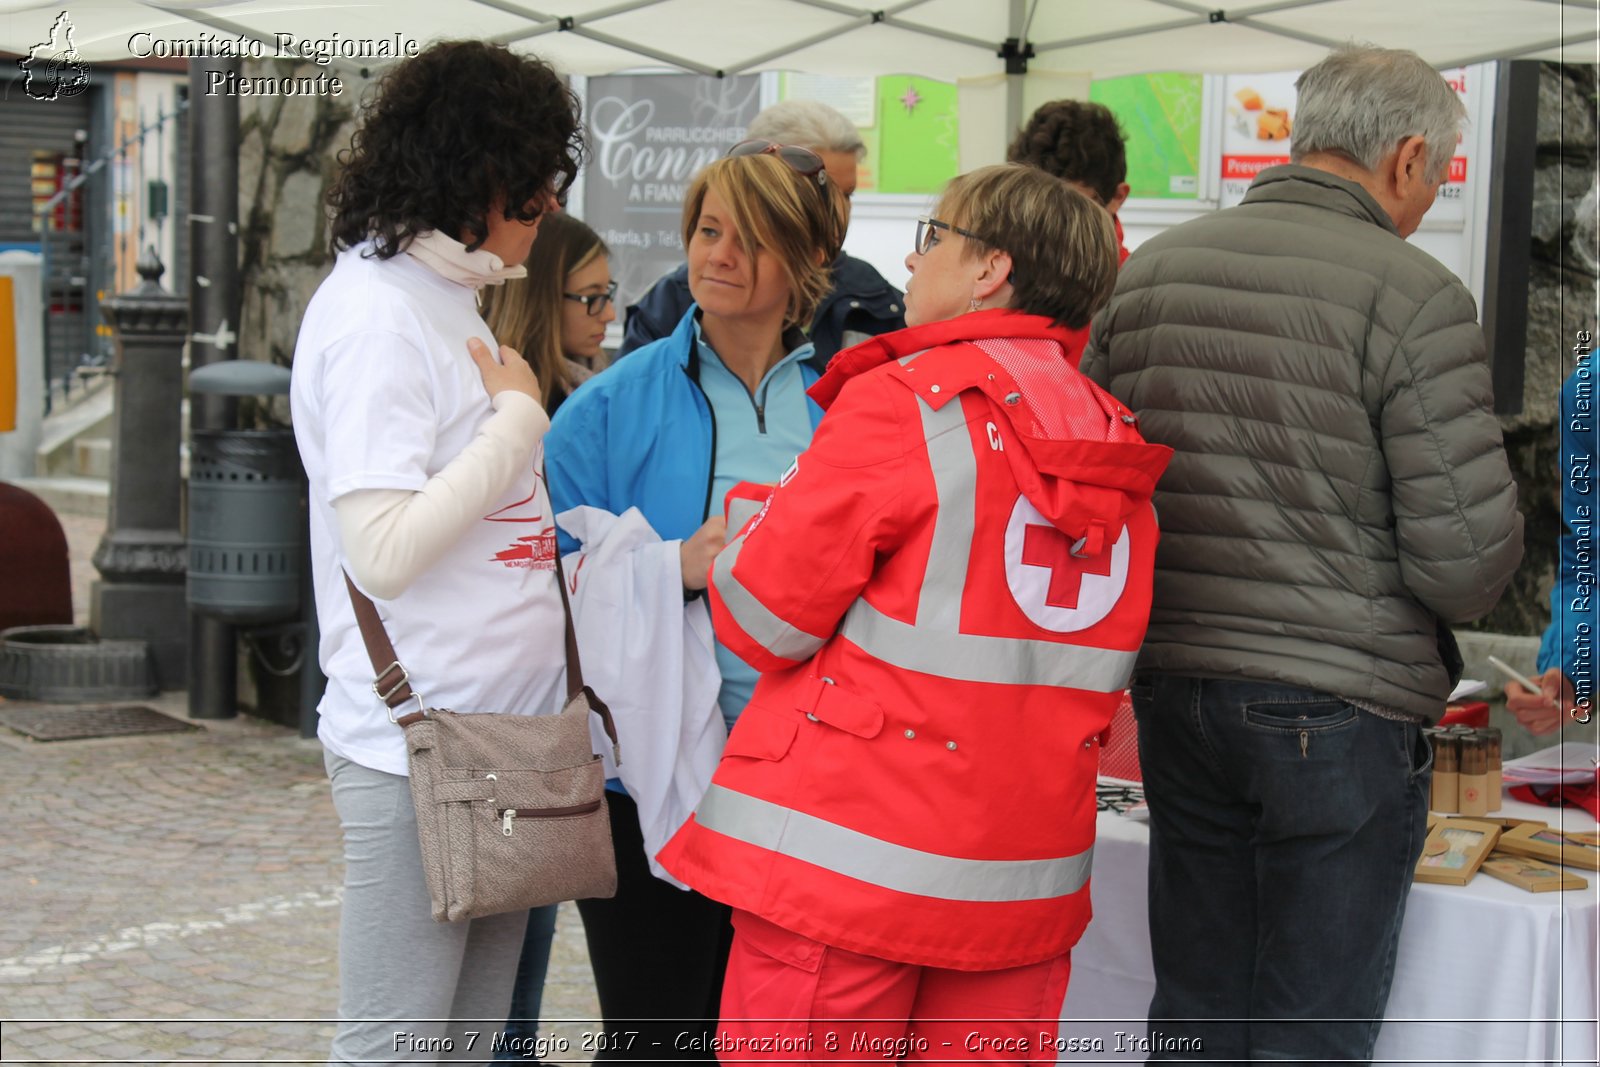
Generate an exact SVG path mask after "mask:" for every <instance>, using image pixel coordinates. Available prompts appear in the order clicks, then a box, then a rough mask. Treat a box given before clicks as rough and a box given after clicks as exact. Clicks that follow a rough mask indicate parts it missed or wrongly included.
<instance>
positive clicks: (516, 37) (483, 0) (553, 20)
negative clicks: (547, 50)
mask: <svg viewBox="0 0 1600 1067" xmlns="http://www.w3.org/2000/svg"><path fill="white" fill-rule="evenodd" d="M473 3H475V4H481V5H483V6H484V7H489V8H493V9H494V10H496V11H503V12H505V13H506V14H507V15H520V16H521V17H523V18H525V19H529V20H531V21H533V22H537V23H538V25H537V26H535V27H533V28H532V29H528V30H507V31H506V32H504V33H499V34H496V35H494V36H493V37H490V38H488V39H489V40H490V41H493V42H494V43H495V44H503V45H513V44H516V43H517V42H518V41H526V40H528V39H529V38H531V37H543V36H544V35H545V34H547V33H560V32H561V31H563V30H571V29H574V28H576V27H578V26H580V25H582V24H583V23H585V22H598V21H599V20H600V19H608V18H611V17H612V16H613V15H626V14H627V13H628V12H630V11H637V10H639V9H640V8H643V7H655V6H656V5H657V4H659V3H661V0H626V2H625V3H621V4H613V5H612V6H610V7H604V8H601V9H599V10H598V11H591V12H589V13H588V14H587V15H575V16H572V17H571V18H570V19H568V18H563V17H559V16H556V15H546V14H545V13H544V12H542V11H528V10H526V9H525V8H520V7H518V6H517V5H515V4H508V3H505V2H504V0H473Z"/></svg>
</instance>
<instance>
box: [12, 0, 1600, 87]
mask: <svg viewBox="0 0 1600 1067" xmlns="http://www.w3.org/2000/svg"><path fill="white" fill-rule="evenodd" d="M63 6H64V5H63V4H62V3H61V0H48V2H40V0H0V48H3V49H6V50H8V51H12V52H17V53H20V54H27V53H28V51H29V50H30V49H31V48H32V47H33V46H34V45H36V44H38V43H39V42H40V40H41V39H42V38H43V37H44V36H45V34H46V33H47V32H48V29H49V27H50V25H51V22H52V20H53V19H54V17H55V16H56V14H57V12H59V11H60V10H61V9H62V7H63ZM68 10H69V11H70V14H71V17H72V21H73V23H74V26H75V39H74V44H75V47H76V49H77V51H78V52H79V53H80V54H81V56H82V58H83V59H84V60H86V61H89V62H93V61H96V60H100V61H106V60H115V59H126V58H128V56H129V55H130V41H131V40H132V39H133V38H134V37H135V35H137V34H147V35H149V36H148V38H141V39H140V41H139V42H138V43H137V45H136V46H135V47H136V48H140V49H143V48H146V47H148V45H149V44H150V43H151V42H154V41H163V42H187V43H194V42H205V41H207V40H210V41H214V42H219V41H223V40H229V41H231V40H237V39H239V38H243V39H246V40H253V41H259V42H261V43H262V44H263V46H264V47H265V48H266V50H267V53H268V54H272V53H273V50H274V49H275V48H276V47H277V45H278V43H279V40H280V39H279V37H278V35H280V34H287V35H291V36H292V37H294V38H295V39H296V40H297V41H307V40H309V41H312V42H330V41H334V40H335V39H337V40H338V41H342V42H352V41H357V42H359V41H382V40H384V39H393V38H394V36H395V35H396V34H399V35H400V36H401V37H402V38H404V39H414V40H417V41H419V42H427V41H429V40H432V39H435V38H442V37H485V38H491V39H494V40H497V41H501V42H504V43H506V44H509V45H511V46H513V47H516V48H520V49H526V50H528V51H533V52H537V53H538V54H540V55H541V56H543V57H545V58H546V59H548V60H550V61H551V62H553V63H554V64H555V65H556V66H558V67H559V68H561V69H563V70H566V71H569V72H571V73H574V74H605V73H613V72H616V71H619V70H623V69H628V68H636V67H640V66H654V67H667V68H674V69H681V70H686V71H693V72H697V73H702V74H712V75H717V74H739V73H750V72H755V71H762V70H797V71H806V72H809V73H815V74H848V75H864V74H881V73H903V74H920V75H923V76H925V77H932V78H940V79H943V80H946V81H957V80H962V79H970V78H981V77H984V76H994V75H1003V74H1005V73H1008V60H1007V59H1006V58H1005V56H1006V55H1007V54H1009V55H1011V56H1012V57H1013V59H1012V60H1011V61H1010V63H1011V66H1010V68H1009V72H1010V73H1014V74H1020V73H1022V70H1021V67H1022V66H1023V65H1024V64H1025V65H1026V69H1027V71H1029V72H1036V71H1052V72H1071V73H1075V74H1092V75H1093V76H1095V77H1113V76H1116V75H1119V74H1133V73H1141V72H1147V71H1156V70H1171V69H1181V70H1187V71H1192V72H1195V73H1223V72H1235V71H1244V72H1248V71H1260V70H1289V69H1299V68H1303V67H1305V66H1309V65H1310V64H1311V63H1313V62H1315V61H1316V59H1317V58H1318V57H1320V56H1321V55H1322V54H1324V53H1325V52H1326V51H1327V49H1328V48H1329V47H1330V46H1332V45H1334V44H1336V43H1338V42H1341V41H1344V40H1348V39H1351V38H1355V39H1360V40H1364V41H1369V42H1372V43H1374V44H1379V45H1385V46H1389V47H1404V48H1410V49H1413V50H1415V51H1416V52H1418V53H1420V54H1421V55H1422V56H1423V57H1424V58H1426V59H1427V60H1429V61H1430V62H1431V63H1433V64H1435V65H1436V66H1438V67H1440V68H1447V67H1455V66H1460V65H1463V64H1468V63H1474V62H1482V61H1485V60H1488V59H1515V58H1522V59H1560V58H1562V57H1563V56H1566V57H1567V58H1568V60H1569V61H1579V62H1582V61H1585V60H1592V59H1593V55H1594V43H1595V41H1596V40H1597V38H1600V25H1597V19H1600V0H1256V2H1254V3H1245V4H1243V5H1241V6H1239V7H1237V8H1218V7H1214V6H1212V5H1210V4H1206V3H1199V2H1195V0H878V2H875V3H863V2H861V0H547V2H544V3H541V2H539V0H533V3H517V2H512V0H456V2H452V3H440V2H437V0H432V2H430V0H383V2H379V3H362V4H355V3H293V2H284V0H74V2H73V3H71V4H70V6H69V7H68ZM1007 41H1012V42H1014V43H1013V44H1012V45H1011V46H1009V47H1008V46H1007ZM374 65H376V64H375V63H374V62H373V61H370V60H369V61H365V62H363V61H361V60H359V59H356V60H355V61H354V62H353V63H350V64H348V66H355V67H360V66H368V67H370V66H374Z"/></svg>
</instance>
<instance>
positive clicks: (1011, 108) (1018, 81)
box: [1005, 0, 1028, 145]
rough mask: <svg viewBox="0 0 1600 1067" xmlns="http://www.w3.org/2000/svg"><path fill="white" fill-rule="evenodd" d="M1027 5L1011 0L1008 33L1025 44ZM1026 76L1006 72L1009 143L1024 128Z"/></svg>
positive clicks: (1019, 0) (1023, 2)
mask: <svg viewBox="0 0 1600 1067" xmlns="http://www.w3.org/2000/svg"><path fill="white" fill-rule="evenodd" d="M1027 7H1028V4H1027V0H1011V10H1010V12H1009V15H1010V18H1009V21H1008V23H1007V30H1008V32H1007V33H1006V36H1007V37H1008V38H1011V39H1014V40H1016V41H1018V42H1020V43H1021V44H1024V45H1025V44H1026V43H1027V42H1026V41H1025V40H1024V39H1023V31H1024V29H1025V28H1026V26H1025V24H1026V22H1027V17H1028V12H1027ZM1026 65H1027V61H1026V60H1024V61H1023V67H1024V70H1026ZM1026 77H1027V74H1025V73H1022V74H1012V73H1009V72H1008V73H1007V74H1006V137H1005V140H1006V144H1007V145H1009V144H1010V143H1011V138H1012V137H1014V136H1016V132H1017V131H1018V130H1020V129H1022V80H1023V79H1024V78H1026Z"/></svg>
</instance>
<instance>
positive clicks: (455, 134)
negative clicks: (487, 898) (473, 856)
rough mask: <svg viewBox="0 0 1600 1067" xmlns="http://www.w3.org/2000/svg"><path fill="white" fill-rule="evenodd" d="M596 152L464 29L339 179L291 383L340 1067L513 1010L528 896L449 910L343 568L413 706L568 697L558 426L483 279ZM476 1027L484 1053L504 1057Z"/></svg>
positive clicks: (393, 94)
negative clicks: (320, 674) (335, 929)
mask: <svg viewBox="0 0 1600 1067" xmlns="http://www.w3.org/2000/svg"><path fill="white" fill-rule="evenodd" d="M578 154H579V141H578V134H577V117H576V106H575V102H574V100H573V98H572V96H571V94H570V93H569V92H568V91H567V89H566V88H565V86H564V85H563V83H562V82H561V80H560V78H559V77H558V76H557V75H556V74H555V72H554V71H553V70H551V69H550V68H549V67H548V66H546V65H545V64H543V63H541V62H540V61H538V60H537V59H532V58H529V57H519V56H516V55H513V54H512V53H511V52H509V51H508V50H506V49H504V48H500V47H495V46H491V45H486V44H482V43H479V42H448V43H444V44H439V45H435V46H433V47H431V48H429V49H428V50H427V51H425V52H423V53H421V54H420V55H418V56H416V57H414V58H412V59H409V60H407V61H405V62H402V63H400V64H397V65H396V66H395V67H394V68H393V69H392V70H391V72H390V73H389V74H388V75H387V76H386V77H385V78H384V81H383V83H382V86H381V88H380V89H379V91H378V93H377V94H376V95H375V96H374V97H373V98H372V99H371V100H370V101H369V103H368V104H367V105H366V106H365V108H364V109H363V115H362V123H361V128H360V129H359V131H358V132H357V133H356V135H355V137H354V139H353V141H352V147H351V151H350V152H349V153H348V155H347V156H346V157H345V159H344V164H345V165H344V169H343V172H342V173H341V175H340V176H339V178H338V180H337V182H336V183H335V185H334V187H333V190H332V191H331V193H330V194H329V201H330V204H331V206H332V208H333V211H334V219H333V228H332V238H333V245H334V248H335V250H336V252H337V260H336V263H335V265H334V269H333V272H332V274H330V275H329V277H328V278H327V279H326V280H325V281H324V282H323V283H322V285H321V287H320V288H319V289H318V290H317V292H316V295H315V296H314V297H313V298H312V300H311V303H310V305H309V307H308V308H307V310H306V315H305V319H304V321H303V322H302V324H301V329H300V336H299V340H298V342H297V344H296V347H295V362H294V382H293V388H292V395H291V402H292V407H293V414H294V426H295V436H296V438H297V440H298V442H299V446H300V453H301V457H302V459H303V461H304V463H305V468H306V475H307V478H308V479H309V482H310V496H311V547H312V567H313V572H314V578H315V583H316V596H317V617H318V622H319V623H320V625H321V628H322V643H321V647H320V650H319V652H320V658H321V663H322V669H323V671H324V672H325V673H326V674H327V676H328V688H327V691H326V693H325V694H324V696H323V698H322V701H321V703H320V705H319V709H318V710H319V711H320V713H321V720H320V723H319V726H318V731H317V732H318V737H319V738H320V739H321V741H322V744H323V747H324V749H325V752H326V763H327V767H328V775H329V778H330V780H331V781H332V784H333V799H334V806H335V808H336V809H337V810H338V813H339V819H340V823H341V825H342V826H343V829H344V838H345V861H346V876H345V893H344V902H343V913H342V916H341V922H340V945H339V957H340V1004H339V1013H340V1019H341V1021H340V1025H339V1028H338V1032H337V1034H336V1036H335V1038H334V1043H333V1052H332V1056H331V1060H332V1062H335V1063H360V1062H368V1061H374V1060H381V1061H385V1062H388V1061H392V1060H394V1059H396V1058H401V1059H406V1058H414V1057H425V1058H436V1057H437V1056H438V1055H439V1052H440V1051H441V1050H442V1049H449V1050H451V1051H452V1052H453V1053H454V1054H456V1055H460V1054H461V1053H463V1052H466V1051H467V1050H468V1047H469V1041H470V1040H471V1039H470V1038H469V1037H468V1035H467V1031H471V1030H480V1031H481V1030H482V1029H483V1026H482V1021H484V1020H491V1021H494V1022H496V1023H498V1022H499V1021H500V1020H503V1019H505V1017H506V1010H507V1007H508V1005H509V1003H510V997H511V985H512V979H513V977H514V975H515V971H516V964H517V954H518V949H519V947H520V945H521V943H522V931H523V927H524V924H525V923H526V919H527V913H526V912H520V913H511V914H507V915H497V916H491V917H488V918H483V919H475V920H471V921H470V922H461V923H435V922H433V921H432V919H431V915H430V905H429V899H428V892H427V888H426V885H425V882H424V878H423V873H422V867H421V859H420V855H419V853H418V846H417V833H416V820H415V812H414V810H413V808H412V803H411V796H410V791H409V788H408V783H407V781H406V777H405V775H406V773H407V765H406V750H405V739H404V734H403V731H402V730H401V728H400V727H399V726H397V725H395V723H394V722H393V720H392V719H391V717H390V715H389V713H388V710H387V709H386V708H385V707H384V705H383V703H382V702H381V701H380V700H379V699H378V698H377V696H376V695H375V694H374V692H373V690H372V678H373V673H374V671H373V665H372V663H371V661H370V660H369V659H368V656H367V653H366V651H365V648H364V646H363V644H362V640H361V635H360V632H359V630H358V629H357V626H356V622H355V616H354V611H353V609H352V606H351V603H350V597H349V595H348V592H347V590H346V587H345V575H346V574H348V575H349V576H350V577H351V579H352V580H353V581H354V582H355V583H356V585H357V586H359V587H360V588H361V589H362V591H364V592H365V593H366V594H367V595H369V596H370V597H371V598H372V600H373V601H374V603H375V604H376V605H377V607H378V612H379V615H380V616H381V617H382V619H383V623H384V626H385V629H386V630H387V631H388V634H389V637H390V639H391V640H392V642H393V644H394V646H395V650H396V652H397V653H398V655H399V658H400V660H401V662H403V663H404V664H405V666H406V668H407V670H408V671H409V672H410V677H411V683H412V687H413V689H414V690H415V691H416V692H417V693H418V694H420V695H419V701H426V704H427V706H430V707H441V708H451V709H454V710H457V711H495V712H511V713H520V714H529V715H532V714H539V713H545V712H551V711H555V710H558V707H559V701H560V697H561V692H560V689H561V683H562V671H563V667H564V658H563V645H562V637H561V634H562V609H561V601H560V597H559V592H558V590H557V587H556V584H555V580H556V579H555V574H554V566H555V524H554V521H553V519H552V517H551V513H550V505H549V500H548V497H547V495H546V493H545V490H544V485H543V480H542V478H541V476H540V474H539V470H540V464H541V461H542V458H543V455H542V438H543V435H544V431H545V430H546V429H548V427H549V420H548V418H547V417H546V416H545V413H544V411H543V409H542V408H541V407H540V406H539V402H538V399H537V398H538V396H539V383H538V381H537V379H536V378H535V376H534V374H533V372H532V371H531V370H529V369H528V366H527V364H526V363H525V362H524V361H523V360H522V359H521V357H520V356H518V355H517V353H516V352H514V351H513V350H511V349H509V348H505V347H500V348H499V352H498V356H496V355H495V354H493V353H494V352H495V349H496V347H497V346H496V344H495V339H494V337H493V336H492V335H491V334H490V332H489V329H488V327H487V326H485V325H484V322H483V320H482V318H481V317H480V316H479V314H478V299H477V298H478V290H479V289H480V288H481V287H482V286H484V285H487V284H495V283H498V282H501V281H504V280H505V279H506V278H508V277H516V276H518V275H519V274H520V272H522V271H523V269H524V268H522V267H521V266H516V267H511V268H508V267H506V264H508V263H511V264H521V263H522V262H523V261H524V260H525V259H526V258H527V255H528V250H529V247H530V246H531V245H532V243H533V240H534V237H535V235H536V234H537V232H538V224H539V219H540V217H541V216H542V215H543V214H544V213H545V212H547V211H550V210H553V209H555V207H556V204H557V197H558V194H559V193H560V192H561V191H564V189H565V187H566V186H567V185H568V184H569V183H570V182H571V180H572V177H573V175H574V173H575V172H576V161H577V156H578ZM379 1020H389V1021H379ZM447 1020H453V1022H449V1021H447ZM446 1042H448V1043H449V1044H446ZM477 1043H478V1044H479V1045H480V1046H481V1047H480V1048H478V1049H473V1050H472V1051H471V1052H470V1053H469V1054H468V1055H469V1058H470V1057H471V1056H473V1055H477V1056H480V1057H481V1058H482V1059H487V1058H488V1057H489V1055H490V1050H489V1048H488V1041H487V1040H486V1039H484V1038H482V1037H481V1036H480V1037H479V1038H478V1042H477Z"/></svg>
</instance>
